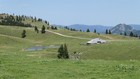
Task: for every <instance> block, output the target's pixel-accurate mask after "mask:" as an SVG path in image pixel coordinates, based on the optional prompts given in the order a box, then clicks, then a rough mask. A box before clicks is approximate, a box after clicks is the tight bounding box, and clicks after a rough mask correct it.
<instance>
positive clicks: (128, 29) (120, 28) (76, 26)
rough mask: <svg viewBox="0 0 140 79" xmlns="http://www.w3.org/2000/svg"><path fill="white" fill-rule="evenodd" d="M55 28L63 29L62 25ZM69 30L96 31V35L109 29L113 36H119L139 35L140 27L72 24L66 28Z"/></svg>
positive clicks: (136, 25) (134, 25) (133, 25)
mask: <svg viewBox="0 0 140 79" xmlns="http://www.w3.org/2000/svg"><path fill="white" fill-rule="evenodd" d="M55 26H60V27H65V26H63V25H55ZM67 27H69V28H74V29H76V30H82V31H86V30H87V29H89V30H90V31H91V32H93V31H94V29H96V31H97V32H98V33H105V31H106V29H110V30H111V31H112V33H113V34H120V33H124V32H126V33H130V32H131V31H133V32H134V33H136V34H139V35H140V25H138V24H128V25H127V24H118V25H116V26H114V27H113V26H104V25H85V24H73V25H69V26H67Z"/></svg>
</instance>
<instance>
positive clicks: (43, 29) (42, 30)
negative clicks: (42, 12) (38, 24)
mask: <svg viewBox="0 0 140 79" xmlns="http://www.w3.org/2000/svg"><path fill="white" fill-rule="evenodd" d="M45 32H46V31H45V26H44V25H43V26H42V29H41V33H42V34H43V33H45Z"/></svg>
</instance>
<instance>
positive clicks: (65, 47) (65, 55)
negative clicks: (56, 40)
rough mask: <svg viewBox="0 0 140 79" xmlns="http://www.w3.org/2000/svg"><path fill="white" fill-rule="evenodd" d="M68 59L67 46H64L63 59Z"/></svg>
mask: <svg viewBox="0 0 140 79" xmlns="http://www.w3.org/2000/svg"><path fill="white" fill-rule="evenodd" d="M68 58H69V54H68V49H67V45H66V44H64V59H68Z"/></svg>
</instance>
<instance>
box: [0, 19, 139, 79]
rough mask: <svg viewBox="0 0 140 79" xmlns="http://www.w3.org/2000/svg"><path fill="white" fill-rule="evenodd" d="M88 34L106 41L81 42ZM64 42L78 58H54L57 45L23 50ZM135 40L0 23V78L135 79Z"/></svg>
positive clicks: (38, 24)
mask: <svg viewBox="0 0 140 79" xmlns="http://www.w3.org/2000/svg"><path fill="white" fill-rule="evenodd" d="M23 22H25V23H30V24H31V25H34V26H37V27H38V28H41V27H42V25H45V23H44V22H40V21H36V22H32V19H27V20H25V21H23ZM45 27H49V26H48V25H45ZM23 30H26V32H27V37H26V38H21V33H22V31H23ZM56 33H57V34H56ZM73 37H78V38H73ZM79 38H87V39H79ZM92 38H102V39H105V40H107V41H108V42H107V43H106V44H97V45H84V43H86V42H87V41H89V40H90V39H92ZM65 43H66V44H67V46H68V51H69V54H70V55H71V56H73V52H75V51H76V52H78V53H79V52H80V59H79V60H76V59H69V60H64V59H58V58H57V54H58V52H57V51H58V48H47V49H44V50H40V51H26V50H25V49H26V48H30V47H33V46H60V45H61V44H65ZM81 43H82V44H81ZM139 44H140V40H139V39H138V38H134V37H129V36H121V35H106V34H100V35H98V34H95V33H85V32H77V31H70V30H66V29H61V28H59V29H58V30H53V29H49V30H48V29H47V30H46V33H45V34H41V33H36V32H35V31H34V27H21V26H9V25H0V79H46V78H47V79H86V78H87V79H101V78H102V79H115V78H116V79H139V78H140V77H139V73H140V71H139V68H140V67H139V65H140V62H139V60H140V55H139V48H140V46H139ZM54 74H56V75H55V76H54Z"/></svg>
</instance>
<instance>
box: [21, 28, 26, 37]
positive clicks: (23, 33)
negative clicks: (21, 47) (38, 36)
mask: <svg viewBox="0 0 140 79" xmlns="http://www.w3.org/2000/svg"><path fill="white" fill-rule="evenodd" d="M21 37H22V38H25V37H26V30H23V32H22V34H21Z"/></svg>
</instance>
